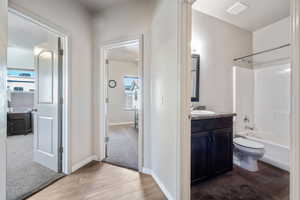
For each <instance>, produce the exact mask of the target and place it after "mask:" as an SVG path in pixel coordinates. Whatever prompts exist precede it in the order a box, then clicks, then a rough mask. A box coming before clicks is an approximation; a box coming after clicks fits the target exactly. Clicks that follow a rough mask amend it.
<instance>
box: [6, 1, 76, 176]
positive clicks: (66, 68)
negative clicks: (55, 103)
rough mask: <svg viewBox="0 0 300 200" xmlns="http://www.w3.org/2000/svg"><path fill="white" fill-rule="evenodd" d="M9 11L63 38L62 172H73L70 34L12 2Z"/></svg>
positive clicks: (9, 4)
mask: <svg viewBox="0 0 300 200" xmlns="http://www.w3.org/2000/svg"><path fill="white" fill-rule="evenodd" d="M8 12H10V13H13V14H15V15H18V16H20V17H22V18H24V19H26V20H28V21H30V22H32V23H34V24H37V25H38V26H40V27H42V28H44V29H46V30H48V31H50V32H52V33H54V34H56V35H57V36H58V37H60V38H61V39H62V48H63V50H64V56H63V66H62V67H63V69H62V73H63V74H62V79H63V80H62V85H63V86H62V95H63V99H62V100H61V101H62V103H63V104H62V133H61V134H62V147H63V153H62V172H63V173H65V174H70V173H71V172H72V166H71V156H70V153H71V152H70V147H71V145H70V144H71V143H70V141H71V140H70V134H69V127H70V110H71V109H70V105H71V104H70V97H71V95H70V92H71V91H70V87H69V86H70V85H71V84H70V83H71V82H70V81H71V80H70V77H71V76H70V73H71V71H70V69H71V62H70V61H71V58H70V55H71V53H70V49H71V48H70V41H71V37H70V34H69V33H68V32H67V31H65V30H64V29H63V28H61V27H60V26H57V25H55V24H53V23H51V22H50V21H48V20H47V19H44V18H42V17H40V16H38V15H36V14H34V13H32V12H31V11H29V10H26V9H24V8H21V7H19V6H18V5H16V4H13V3H11V2H9V3H8Z"/></svg>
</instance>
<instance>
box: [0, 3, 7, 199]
mask: <svg viewBox="0 0 300 200" xmlns="http://www.w3.org/2000/svg"><path fill="white" fill-rule="evenodd" d="M0 12H1V17H0V29H1V31H0V68H1V69H0V73H1V74H2V75H3V74H5V72H6V65H7V62H6V58H7V56H6V52H7V0H3V1H1V2H0ZM2 12H3V13H2ZM2 27H3V29H2ZM2 75H1V76H0V85H1V86H0V87H1V89H0V90H1V91H0V95H1V100H0V104H1V106H5V107H4V108H3V107H1V108H0V115H1V116H0V199H1V200H4V199H6V171H7V170H6V165H7V162H6V122H7V120H6V105H7V101H6V98H7V97H6V95H7V93H6V76H2Z"/></svg>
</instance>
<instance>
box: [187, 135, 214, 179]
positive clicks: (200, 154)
mask: <svg viewBox="0 0 300 200" xmlns="http://www.w3.org/2000/svg"><path fill="white" fill-rule="evenodd" d="M191 139H192V140H191V181H192V184H194V183H197V182H200V181H202V180H204V179H206V178H208V177H209V176H210V174H211V137H210V133H209V132H199V133H193V134H192V138H191Z"/></svg>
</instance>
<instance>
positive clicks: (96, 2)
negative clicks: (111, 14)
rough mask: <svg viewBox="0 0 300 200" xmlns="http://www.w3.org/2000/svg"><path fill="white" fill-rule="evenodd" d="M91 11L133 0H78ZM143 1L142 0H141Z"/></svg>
mask: <svg viewBox="0 0 300 200" xmlns="http://www.w3.org/2000/svg"><path fill="white" fill-rule="evenodd" d="M77 1H79V2H80V3H81V4H82V5H83V6H84V7H86V8H87V9H88V10H89V11H91V12H93V13H95V12H99V11H101V10H103V9H106V8H109V7H113V6H116V5H118V4H122V3H126V2H129V1H132V0H77ZM140 1H141V0H140Z"/></svg>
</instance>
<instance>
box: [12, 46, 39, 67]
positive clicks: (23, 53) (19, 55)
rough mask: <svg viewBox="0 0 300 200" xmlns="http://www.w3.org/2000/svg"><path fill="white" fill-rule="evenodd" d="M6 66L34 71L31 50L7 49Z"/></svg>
mask: <svg viewBox="0 0 300 200" xmlns="http://www.w3.org/2000/svg"><path fill="white" fill-rule="evenodd" d="M7 66H8V67H10V68H20V69H22V68H25V69H34V54H33V49H31V50H30V49H24V48H18V47H8V49H7Z"/></svg>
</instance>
